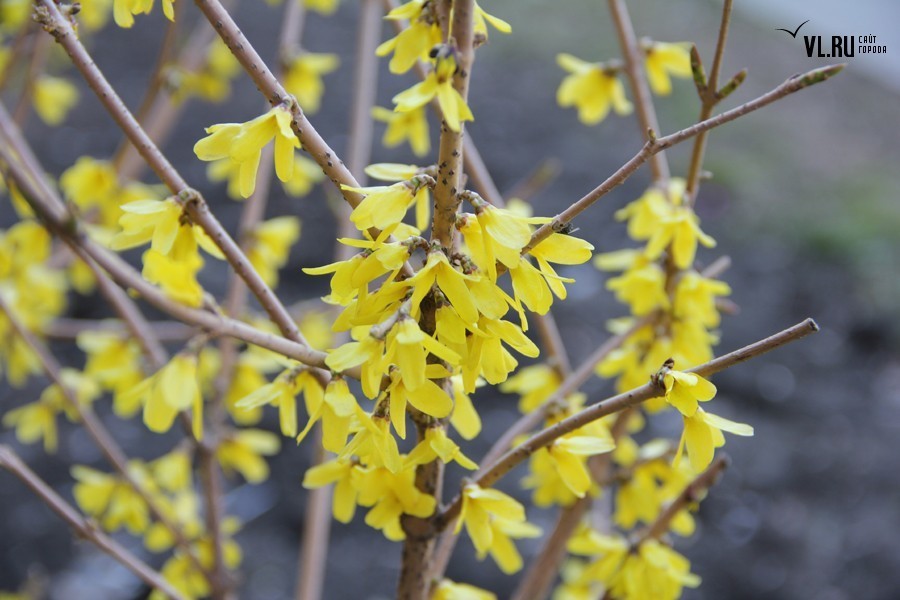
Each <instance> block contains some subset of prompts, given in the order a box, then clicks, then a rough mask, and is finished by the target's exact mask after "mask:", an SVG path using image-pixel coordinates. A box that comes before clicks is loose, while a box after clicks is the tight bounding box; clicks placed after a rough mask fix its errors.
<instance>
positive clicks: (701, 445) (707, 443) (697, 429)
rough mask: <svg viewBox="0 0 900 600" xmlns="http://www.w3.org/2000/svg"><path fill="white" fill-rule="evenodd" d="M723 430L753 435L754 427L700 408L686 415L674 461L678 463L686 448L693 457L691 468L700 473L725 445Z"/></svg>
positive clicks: (691, 457) (689, 455)
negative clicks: (718, 449)
mask: <svg viewBox="0 0 900 600" xmlns="http://www.w3.org/2000/svg"><path fill="white" fill-rule="evenodd" d="M723 431H727V432H728V433H733V434H734V435H740V436H752V435H753V427H751V426H750V425H747V424H745V423H735V422H734V421H730V420H728V419H726V418H724V417H720V416H717V415H714V414H712V413H708V412H706V411H704V410H703V409H702V408H698V409H697V411H696V412H695V413H694V414H693V415H691V416H685V417H684V432H683V433H682V434H681V441H680V442H679V443H678V453H677V454H676V455H675V459H674V461H673V462H674V463H675V464H678V462H679V461H680V460H681V456H682V454H683V453H684V451H685V449H686V450H687V453H688V458H690V459H691V468H692V469H694V472H697V473H699V472H700V471H702V470H703V469H705V468H706V467H708V466H709V463H711V462H712V460H713V455H714V454H715V449H716V448H721V447H722V446H724V445H725V436H724V435H722V432H723Z"/></svg>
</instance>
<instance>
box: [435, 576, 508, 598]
mask: <svg viewBox="0 0 900 600" xmlns="http://www.w3.org/2000/svg"><path fill="white" fill-rule="evenodd" d="M431 600H497V596H495V595H494V594H492V593H491V592H488V591H487V590H483V589H481V588H477V587H475V586H474V585H469V584H468V583H455V582H453V581H450V580H449V579H441V581H440V583H438V584H437V587H436V588H435V590H434V593H433V594H432V596H431Z"/></svg>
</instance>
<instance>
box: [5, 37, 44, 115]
mask: <svg viewBox="0 0 900 600" xmlns="http://www.w3.org/2000/svg"><path fill="white" fill-rule="evenodd" d="M49 53H50V44H49V40H47V38H45V37H44V36H35V37H34V38H33V40H32V42H31V48H30V50H29V54H30V55H31V57H30V59H29V60H28V67H27V68H26V71H25V79H24V86H23V88H22V93H21V94H20V95H19V101H18V103H17V104H16V108H15V109H14V110H13V120H14V121H15V122H16V123H17V124H18V125H19V126H24V125H25V120H26V119H27V118H28V114H29V111H30V110H31V101H32V99H33V98H34V86H35V85H36V84H37V79H38V76H39V75H40V73H41V71H43V70H44V66H45V65H46V63H47V56H48V54H49Z"/></svg>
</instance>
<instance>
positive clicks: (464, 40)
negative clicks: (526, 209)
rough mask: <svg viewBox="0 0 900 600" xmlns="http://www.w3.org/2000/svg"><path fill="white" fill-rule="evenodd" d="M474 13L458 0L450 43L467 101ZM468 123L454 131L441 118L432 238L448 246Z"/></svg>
mask: <svg viewBox="0 0 900 600" xmlns="http://www.w3.org/2000/svg"><path fill="white" fill-rule="evenodd" d="M473 16H474V1H473V0H454V2H453V15H452V23H451V32H450V33H451V35H450V39H449V42H448V43H450V44H451V45H452V46H453V47H454V48H455V50H456V52H457V55H456V56H457V64H458V68H457V71H456V74H455V75H454V77H453V87H454V88H455V89H456V91H457V92H459V94H460V96H462V98H463V100H467V99H468V96H469V80H470V79H471V70H472V63H473V60H474V49H473V45H472V38H473V28H472V18H473ZM464 135H465V124H464V123H460V126H459V131H453V130H451V129H450V127H449V126H448V125H447V122H446V121H445V120H441V140H440V149H439V151H438V176H437V177H436V178H435V179H437V185H436V186H435V188H434V224H433V226H432V231H431V238H432V239H433V240H438V241H439V242H440V243H441V246H442V247H443V248H444V249H450V248H452V247H453V238H454V234H455V229H454V222H455V220H456V209H457V208H458V207H459V199H458V198H457V194H458V193H459V192H460V191H461V190H460V187H459V186H460V180H461V176H462V166H463V161H462V159H463V136H464Z"/></svg>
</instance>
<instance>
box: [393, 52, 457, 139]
mask: <svg viewBox="0 0 900 600" xmlns="http://www.w3.org/2000/svg"><path fill="white" fill-rule="evenodd" d="M456 69H457V64H456V58H455V57H454V56H453V55H452V54H448V55H446V56H443V55H440V56H438V57H437V58H435V61H434V68H433V69H432V70H431V72H430V73H429V74H428V75H427V76H426V77H425V79H424V81H421V82H420V83H417V84H415V85H414V86H412V87H411V88H409V89H408V90H404V91H402V92H400V93H399V94H397V95H396V96H394V98H393V102H394V104H396V107H395V108H394V110H395V111H397V112H401V113H402V112H408V111H411V110H415V109H417V108H419V107H421V106H424V105H425V104H427V103H429V102H431V100H432V99H434V98H437V100H438V103H439V104H440V106H441V113H442V114H443V116H444V121H445V122H446V123H447V127H449V128H450V129H451V130H453V131H459V130H460V127H461V122H462V121H471V120H473V119H474V118H475V116H474V115H473V114H472V111H471V110H470V109H469V105H468V104H466V101H465V99H464V98H463V97H462V96H461V95H460V93H459V92H458V91H457V90H456V88H454V87H453V74H454V73H456Z"/></svg>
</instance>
